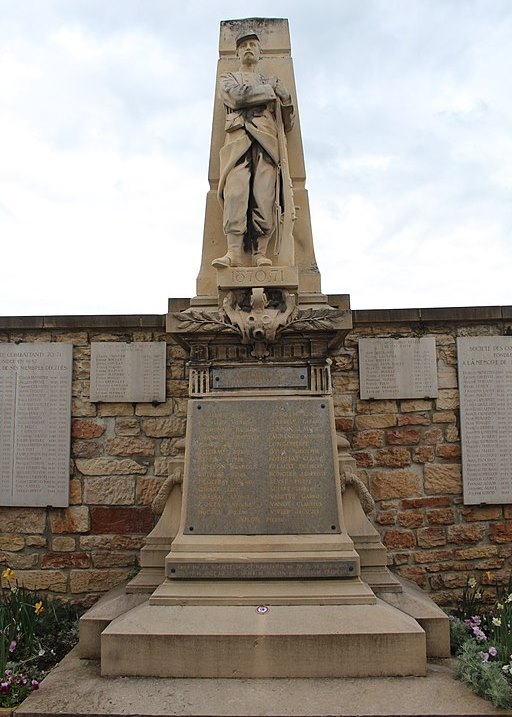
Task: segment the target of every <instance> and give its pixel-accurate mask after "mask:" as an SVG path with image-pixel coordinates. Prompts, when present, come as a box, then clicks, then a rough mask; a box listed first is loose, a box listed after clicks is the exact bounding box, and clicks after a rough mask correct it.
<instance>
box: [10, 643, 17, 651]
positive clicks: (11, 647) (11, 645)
mask: <svg viewBox="0 0 512 717" xmlns="http://www.w3.org/2000/svg"><path fill="white" fill-rule="evenodd" d="M16 644H17V643H16V640H11V644H10V645H9V652H11V653H12V652H14V650H15V649H16Z"/></svg>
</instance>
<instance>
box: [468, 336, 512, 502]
mask: <svg viewBox="0 0 512 717" xmlns="http://www.w3.org/2000/svg"><path fill="white" fill-rule="evenodd" d="M457 354H458V369H459V394H460V419H461V438H462V482H463V490H464V503H466V504H467V505H474V504H476V503H511V502H512V337H510V336H478V337H467V338H466V337H464V338H458V339H457Z"/></svg>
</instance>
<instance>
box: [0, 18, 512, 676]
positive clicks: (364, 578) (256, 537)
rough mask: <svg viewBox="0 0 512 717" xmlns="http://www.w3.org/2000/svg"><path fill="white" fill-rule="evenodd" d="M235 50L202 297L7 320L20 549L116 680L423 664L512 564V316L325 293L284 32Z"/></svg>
mask: <svg viewBox="0 0 512 717" xmlns="http://www.w3.org/2000/svg"><path fill="white" fill-rule="evenodd" d="M219 52H220V57H219V61H218V69H217V78H216V92H215V101H214V108H213V127H212V137H211V149H210V166H209V183H210V191H209V192H208V195H207V198H206V214H205V223H204V236H203V247H202V254H201V258H200V269H199V274H198V278H197V286H196V294H195V296H194V297H193V298H191V299H183V298H170V299H169V301H168V312H167V313H166V314H165V315H162V316H142V315H141V316H124V317H123V316H120V317H113V316H112V317H108V316H107V317H22V318H18V319H17V318H11V319H3V320H1V323H0V342H1V343H0V403H1V406H2V415H1V425H0V465H2V469H3V470H2V474H1V476H0V480H1V482H2V507H1V508H0V515H1V528H0V529H1V531H2V533H1V534H0V535H1V537H2V541H3V542H2V547H3V549H4V550H5V551H6V554H7V555H8V556H10V558H11V560H12V561H14V564H15V563H16V561H18V564H17V566H16V567H17V569H18V570H19V574H20V575H21V576H22V577H23V578H24V580H25V583H26V584H27V585H28V586H30V587H35V588H37V589H41V590H48V591H50V592H54V593H58V594H65V595H69V596H72V597H73V598H74V599H76V598H78V599H80V598H81V599H83V600H84V602H86V603H87V604H89V605H91V607H90V609H89V610H88V612H87V613H86V614H85V616H84V617H83V618H82V620H81V627H80V645H79V651H80V656H81V658H82V659H83V660H92V661H95V660H96V661H99V664H100V670H101V675H102V676H103V678H112V677H130V676H131V677H149V678H151V677H153V678H155V677H158V678H194V679H201V678H221V679H223V678H230V679H231V678H238V679H247V678H252V679H256V678H257V679H268V678H282V679H289V678H356V677H357V678H372V677H404V676H420V677H421V676H425V675H426V674H427V661H428V659H430V658H447V657H448V656H449V649H450V647H449V629H448V618H447V616H446V614H445V612H444V611H443V610H442V609H441V607H440V606H449V605H450V604H453V601H454V600H456V599H457V596H458V595H459V594H460V588H461V587H462V586H463V585H464V584H465V582H466V580H467V577H468V575H469V574H473V573H474V572H475V571H476V572H477V573H478V574H482V575H483V574H484V572H488V571H489V570H493V571H495V572H496V573H498V574H500V573H501V574H504V573H505V572H506V571H507V570H508V571H509V570H510V567H511V563H510V545H511V542H512V530H511V527H510V526H511V523H510V517H511V515H512V513H511V508H510V505H509V504H510V503H511V502H512V488H511V485H512V483H511V481H510V475H509V469H508V466H509V465H510V459H511V458H512V456H511V452H512V445H511V443H510V438H509V431H508V427H507V422H509V420H510V406H511V403H510V402H511V401H512V398H511V397H510V390H511V389H510V382H509V381H508V379H509V378H510V372H511V371H512V364H511V361H510V359H511V357H512V348H511V339H510V336H509V333H510V332H509V328H510V323H512V309H511V307H472V308H467V309H460V308H459V309H408V310H394V311H393V310H386V309H382V308H381V309H375V310H374V311H365V312H362V311H351V307H350V297H349V296H348V295H347V294H342V293H341V294H338V295H329V296H327V295H325V294H323V293H322V290H321V282H320V272H319V269H318V267H317V264H316V259H315V252H314V245H313V233H312V228H311V222H310V217H309V205H308V195H307V190H306V188H305V176H306V174H305V167H304V157H303V151H302V142H301V133H300V119H299V112H298V100H297V91H296V87H295V80H294V74H293V66H292V59H291V49H290V37H289V30H288V23H287V21H286V20H280V19H272V20H271V19H254V18H253V19H247V20H230V21H224V22H222V23H221V27H220V43H219ZM299 97H300V93H299ZM341 280H342V277H341ZM341 289H343V287H342V286H341ZM45 417H46V418H45ZM461 431H462V439H461V435H460V434H461ZM70 436H71V438H70ZM34 446H36V447H37V451H36V452H34ZM70 456H71V476H70V472H69V462H70ZM136 563H137V564H138V565H140V570H138V571H134V570H133V568H134V566H135V564H136ZM110 588H111V589H110ZM109 589H110V590H109ZM100 596H101V597H100ZM98 597H100V599H99V601H97V600H98Z"/></svg>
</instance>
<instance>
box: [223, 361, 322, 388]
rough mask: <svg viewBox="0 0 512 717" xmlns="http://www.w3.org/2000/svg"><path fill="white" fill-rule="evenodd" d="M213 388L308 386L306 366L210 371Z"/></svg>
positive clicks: (256, 367) (245, 367) (243, 367)
mask: <svg viewBox="0 0 512 717" xmlns="http://www.w3.org/2000/svg"><path fill="white" fill-rule="evenodd" d="M212 379H213V388H214V389H218V390H225V389H230V388H234V389H237V388H308V367H307V366H240V367H234V368H216V369H213V371H212Z"/></svg>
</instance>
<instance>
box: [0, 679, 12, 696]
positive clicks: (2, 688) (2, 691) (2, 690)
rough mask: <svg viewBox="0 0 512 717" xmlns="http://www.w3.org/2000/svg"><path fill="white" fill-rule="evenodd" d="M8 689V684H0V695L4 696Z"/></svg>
mask: <svg viewBox="0 0 512 717" xmlns="http://www.w3.org/2000/svg"><path fill="white" fill-rule="evenodd" d="M9 687H10V683H9V682H0V695H6V694H7V693H8V692H9Z"/></svg>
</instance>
